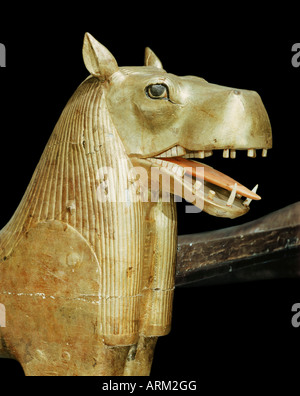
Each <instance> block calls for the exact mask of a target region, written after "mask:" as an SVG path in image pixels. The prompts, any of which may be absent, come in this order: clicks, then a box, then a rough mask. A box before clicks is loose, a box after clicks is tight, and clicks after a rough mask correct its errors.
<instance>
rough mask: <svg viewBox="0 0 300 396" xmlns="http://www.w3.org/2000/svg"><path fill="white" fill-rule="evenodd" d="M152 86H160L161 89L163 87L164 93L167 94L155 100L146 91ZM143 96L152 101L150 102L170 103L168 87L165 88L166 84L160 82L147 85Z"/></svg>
mask: <svg viewBox="0 0 300 396" xmlns="http://www.w3.org/2000/svg"><path fill="white" fill-rule="evenodd" d="M153 85H162V86H163V87H165V88H166V92H167V96H158V97H157V98H156V97H154V96H150V95H149V93H148V90H149V88H150V87H152V86H153ZM145 94H146V96H147V98H149V99H152V100H168V101H170V96H169V87H168V86H167V84H164V83H161V82H154V83H151V84H148V85H147V86H146V87H145Z"/></svg>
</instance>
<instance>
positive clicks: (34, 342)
mask: <svg viewBox="0 0 300 396" xmlns="http://www.w3.org/2000/svg"><path fill="white" fill-rule="evenodd" d="M83 59H84V62H85V65H86V67H87V69H88V71H89V72H90V73H91V75H90V76H89V77H88V78H87V79H86V80H85V81H84V82H83V83H82V84H81V85H80V86H79V87H78V89H77V90H76V91H75V93H74V94H73V96H72V97H71V99H70V100H69V102H68V103H67V105H66V107H65V109H64V110H63V112H62V114H61V116H60V118H59V120H58V122H57V124H56V126H55V128H54V131H53V133H52V135H51V137H50V139H49V141H48V144H47V146H46V148H45V150H44V152H43V154H42V157H41V159H40V162H39V164H38V165H37V168H36V170H35V172H34V174H33V177H32V179H31V182H30V184H29V186H28V188H27V190H26V192H25V195H24V197H23V199H22V201H21V203H20V205H19V206H18V208H17V210H16V212H15V213H14V215H13V217H12V218H11V220H10V221H9V223H8V224H7V225H6V226H5V227H4V228H3V229H2V231H1V233H0V279H1V283H0V296H1V303H2V304H3V306H4V307H5V310H6V326H5V327H1V328H0V340H1V343H0V355H1V356H3V357H8V358H13V359H16V360H18V361H19V362H20V363H21V365H22V367H23V369H24V372H25V374H26V375H97V376H99V375H148V374H149V372H150V368H151V363H152V358H153V353H154V348H155V344H156V341H157V337H158V336H163V335H166V334H168V332H169V330H170V323H171V314H172V299H173V292H174V271H175V259H176V248H177V223H176V206H175V202H174V195H175V196H181V197H185V198H186V197H187V195H189V196H190V197H191V199H190V201H191V202H192V203H194V204H195V205H196V206H198V207H199V208H201V209H203V210H204V211H206V212H208V213H209V214H212V215H215V216H221V217H229V218H235V217H237V216H241V215H243V214H244V213H246V212H247V211H248V210H249V203H250V201H251V200H252V199H260V197H259V196H258V195H257V193H256V188H254V190H253V191H251V190H249V189H248V188H246V187H244V186H243V185H241V184H240V183H238V182H236V181H234V180H233V179H231V178H230V177H228V176H226V175H224V174H222V173H221V172H219V171H217V170H215V169H213V168H211V167H209V166H207V165H204V164H201V163H199V162H195V161H193V160H192V158H197V159H199V158H200V159H201V158H205V157H207V156H209V155H212V153H213V150H223V156H224V157H228V156H230V157H231V158H234V157H235V155H236V150H245V151H246V152H247V154H248V156H250V157H254V156H255V155H256V150H258V149H261V150H262V155H263V156H266V153H267V149H269V148H271V145H272V137H271V128H270V123H269V119H268V116H267V113H266V111H265V108H264V106H263V104H262V101H261V99H260V97H259V96H258V94H257V93H255V92H252V91H246V90H236V89H232V88H227V87H222V86H218V85H214V84H210V83H208V82H207V81H205V80H204V79H202V78H198V77H193V76H186V77H178V76H175V75H173V74H169V73H167V72H166V71H165V70H164V69H163V67H162V64H161V62H160V60H159V59H158V58H157V57H156V55H155V54H154V53H153V52H152V51H151V50H150V49H149V48H147V49H146V53H145V66H141V67H119V66H118V64H117V62H116V60H115V58H114V57H113V55H112V54H111V53H110V52H109V51H108V50H107V49H106V48H105V47H104V46H102V45H101V44H100V43H98V42H97V41H96V40H95V39H94V38H93V37H92V36H91V35H90V34H88V33H87V34H86V35H85V38H84V45H83ZM153 169H154V170H156V171H158V176H160V178H163V177H164V176H167V177H168V178H169V180H170V183H169V184H168V183H161V182H160V181H159V180H160V179H159V178H157V179H156V182H153V183H152V181H153V173H152V171H153ZM166 180H167V179H166ZM162 190H164V194H162V193H161V192H162ZM168 194H169V197H170V199H165V198H166V196H168Z"/></svg>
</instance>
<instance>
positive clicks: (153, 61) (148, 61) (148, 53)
mask: <svg viewBox="0 0 300 396" xmlns="http://www.w3.org/2000/svg"><path fill="white" fill-rule="evenodd" d="M145 66H154V67H158V68H159V69H163V65H162V63H161V61H160V60H159V59H158V57H157V56H156V55H155V53H154V52H153V51H152V50H151V49H150V48H149V47H146V49H145Z"/></svg>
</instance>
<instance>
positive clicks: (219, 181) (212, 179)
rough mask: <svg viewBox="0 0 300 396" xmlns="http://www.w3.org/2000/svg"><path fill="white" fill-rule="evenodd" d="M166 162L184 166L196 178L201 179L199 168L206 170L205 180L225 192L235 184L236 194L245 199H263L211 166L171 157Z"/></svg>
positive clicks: (187, 172)
mask: <svg viewBox="0 0 300 396" xmlns="http://www.w3.org/2000/svg"><path fill="white" fill-rule="evenodd" d="M163 160H164V161H169V162H173V164H177V165H179V166H182V167H183V168H185V170H186V174H188V175H190V176H194V177H197V176H198V177H201V176H202V173H201V174H200V173H197V167H201V168H204V180H206V181H207V182H209V183H212V184H215V185H216V186H219V187H222V188H224V189H225V190H228V191H232V189H233V188H234V185H235V183H236V184H237V189H236V192H237V194H240V195H242V196H244V197H247V198H251V199H255V200H259V199H261V197H260V196H259V195H257V194H255V193H254V192H253V191H251V190H249V189H248V188H247V187H245V186H243V185H242V184H240V183H238V182H237V181H235V180H234V179H232V178H231V177H229V176H227V175H224V173H222V172H219V171H217V170H216V169H214V168H212V167H211V166H208V165H205V164H202V163H200V162H196V161H191V160H187V159H185V158H182V157H170V158H164V159H163Z"/></svg>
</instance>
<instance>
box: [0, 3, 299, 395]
mask: <svg viewBox="0 0 300 396" xmlns="http://www.w3.org/2000/svg"><path fill="white" fill-rule="evenodd" d="M43 7H44V8H43V9H39V8H35V9H30V8H29V7H28V6H26V7H25V6H23V8H22V9H21V8H20V7H19V6H18V7H17V8H16V9H12V8H10V9H4V8H3V9H2V10H1V14H2V15H1V20H2V23H1V26H0V42H2V43H3V44H5V46H6V50H7V67H6V68H1V69H0V87H1V95H0V109H1V110H0V114H1V123H0V131H1V143H0V152H1V156H0V169H1V194H0V203H1V216H0V228H2V227H3V226H4V225H5V224H6V223H7V221H8V220H9V219H10V217H11V216H12V214H13V212H14V210H15V209H16V207H17V205H18V203H19V202H20V200H21V198H22V195H23V193H24V191H25V189H26V187H27V185H28V183H29V181H30V178H31V175H32V173H33V171H34V169H35V166H36V165H37V163H38V160H39V158H40V156H41V154H42V151H43V149H44V147H45V145H46V143H47V140H48V138H49V136H50V134H51V132H52V130H53V127H54V125H55V123H56V121H57V119H58V117H59V115H60V113H61V111H62V109H63V107H64V106H65V104H66V102H67V100H68V99H69V97H70V96H71V95H72V93H73V92H74V90H75V89H76V88H77V86H78V85H79V84H80V83H81V81H82V80H83V79H85V78H86V77H87V75H88V72H87V71H86V69H85V67H84V64H83V61H82V55H81V47H82V41H83V35H84V33H85V32H86V31H89V32H90V33H91V34H92V35H93V36H94V37H95V38H97V39H98V40H99V41H100V42H101V43H102V44H104V45H105V46H106V47H107V48H108V49H109V50H110V51H111V52H112V54H113V55H114V56H115V58H116V60H117V62H118V64H119V65H120V66H126V65H128V66H129V65H142V64H143V58H144V48H145V47H146V46H149V47H150V48H152V50H153V51H154V52H155V53H156V54H157V56H158V57H159V58H160V59H161V61H162V63H163V66H164V68H165V69H166V70H167V71H169V72H171V73H174V74H177V75H198V76H201V77H203V78H205V79H206V80H208V81H209V82H212V83H216V84H220V85H226V86H230V87H235V88H242V89H251V90H255V91H257V92H258V93H259V94H260V96H261V97H262V100H263V102H264V104H265V107H266V109H267V111H268V114H269V117H270V120H271V125H272V129H273V146H274V147H273V149H272V150H270V151H269V152H268V157H267V158H260V156H258V157H257V158H256V159H251V158H247V156H246V154H245V153H244V152H238V153H237V159H235V160H231V159H223V158H222V153H221V151H220V152H215V154H214V155H213V157H211V158H208V159H207V160H206V163H208V164H211V165H212V166H215V167H216V168H217V169H219V170H221V171H222V172H224V173H226V174H228V175H230V176H231V177H233V178H235V179H237V180H238V181H239V182H241V183H242V184H244V185H246V186H247V187H249V188H252V187H253V186H254V185H255V184H257V183H258V184H259V190H258V193H259V194H260V195H261V196H262V200H261V201H260V202H252V204H251V206H252V209H251V210H250V212H249V213H248V214H247V215H246V216H244V217H241V218H238V219H235V220H228V219H220V218H214V217H211V216H208V215H207V214H205V213H199V214H184V204H182V205H179V207H178V213H179V225H178V228H179V229H178V230H179V234H183V233H194V232H202V231H206V230H212V229H218V228H224V227H229V226H232V225H237V224H242V223H244V222H246V221H251V220H254V219H256V218H259V217H260V216H263V215H265V214H268V213H270V212H272V211H274V210H277V209H280V208H282V207H284V206H286V205H289V204H291V203H293V202H296V201H297V200H299V187H298V180H299V176H298V172H299V160H298V158H299V154H298V151H299V148H298V140H299V139H298V134H299V126H298V119H299V111H300V110H299V100H298V92H299V88H300V68H294V67H293V66H292V64H291V58H292V55H293V53H292V51H291V47H292V45H293V44H294V43H296V42H300V37H299V34H298V35H297V34H296V33H294V28H295V31H296V27H297V21H296V20H295V21H294V20H293V19H292V14H293V10H287V9H286V10H280V12H278V14H274V13H273V11H274V10H273V11H272V12H271V11H270V10H269V11H268V13H266V14H264V15H263V14H262V10H261V9H260V8H259V7H258V8H255V7H254V6H252V8H250V6H246V5H245V7H244V8H243V10H242V9H236V10H235V11H239V13H238V14H236V13H233V11H231V10H228V9H227V13H225V12H223V10H221V9H220V8H219V7H215V9H214V7H212V9H210V10H206V9H204V8H203V7H202V6H201V8H197V7H196V3H194V5H193V6H192V5H191V4H190V3H189V4H184V3H181V4H177V3H174V4H173V6H172V7H171V6H170V7H169V8H167V7H165V8H164V7H162V4H156V3H151V4H150V3H145V4H142V3H140V5H139V6H138V7H137V6H133V5H131V6H130V5H129V4H123V5H120V4H118V3H111V4H104V3H103V4H98V5H97V6H94V5H93V4H91V3H87V4H79V3H75V4H74V3H73V5H72V6H71V5H70V6H69V8H68V6H66V8H63V6H57V5H52V6H51V7H50V6H47V5H44V6H43ZM66 11H67V12H66ZM294 11H295V10H294ZM259 154H260V153H259ZM284 264H285V263H284V262H283V263H282V265H284ZM299 286H300V285H299V280H285V279H281V280H276V281H266V280H265V281H264V280H262V281H260V282H252V283H241V284H235V285H233V284H229V285H223V286H218V285H216V286H206V287H196V288H178V289H177V290H176V292H175V299H174V317H173V326H172V331H171V333H170V335H168V336H166V337H162V338H161V339H159V341H158V345H157V348H156V354H155V359H154V363H153V370H152V375H153V376H157V377H164V376H173V377H175V378H176V376H177V377H183V378H184V377H188V376H192V377H194V378H197V379H198V380H199V381H200V382H201V383H204V382H209V381H210V382H209V383H210V385H211V387H212V389H213V388H214V386H215V385H216V383H218V382H219V381H221V383H222V384H224V386H225V387H228V389H229V388H230V387H231V386H232V385H233V384H234V383H236V380H237V378H242V380H243V381H244V384H250V383H252V384H258V383H259V380H263V381H264V383H266V384H267V385H268V384H270V383H273V384H274V383H275V384H276V383H277V382H278V381H280V380H283V379H284V380H285V381H287V382H289V378H293V374H292V373H293V371H294V370H296V368H297V361H296V362H295V358H297V356H299V352H300V349H299V345H300V343H299V336H300V328H298V329H296V328H293V327H292V326H291V317H292V313H291V306H292V305H293V304H294V303H296V302H300V288H299ZM3 373H4V374H3ZM18 373H20V372H19V371H18V368H17V367H16V366H15V365H14V364H13V363H11V362H8V361H5V360H0V377H1V376H3V375H5V376H8V375H17V374H18ZM221 378H222V379H221ZM208 379H209V380H208ZM222 381H223V382H222Z"/></svg>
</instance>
